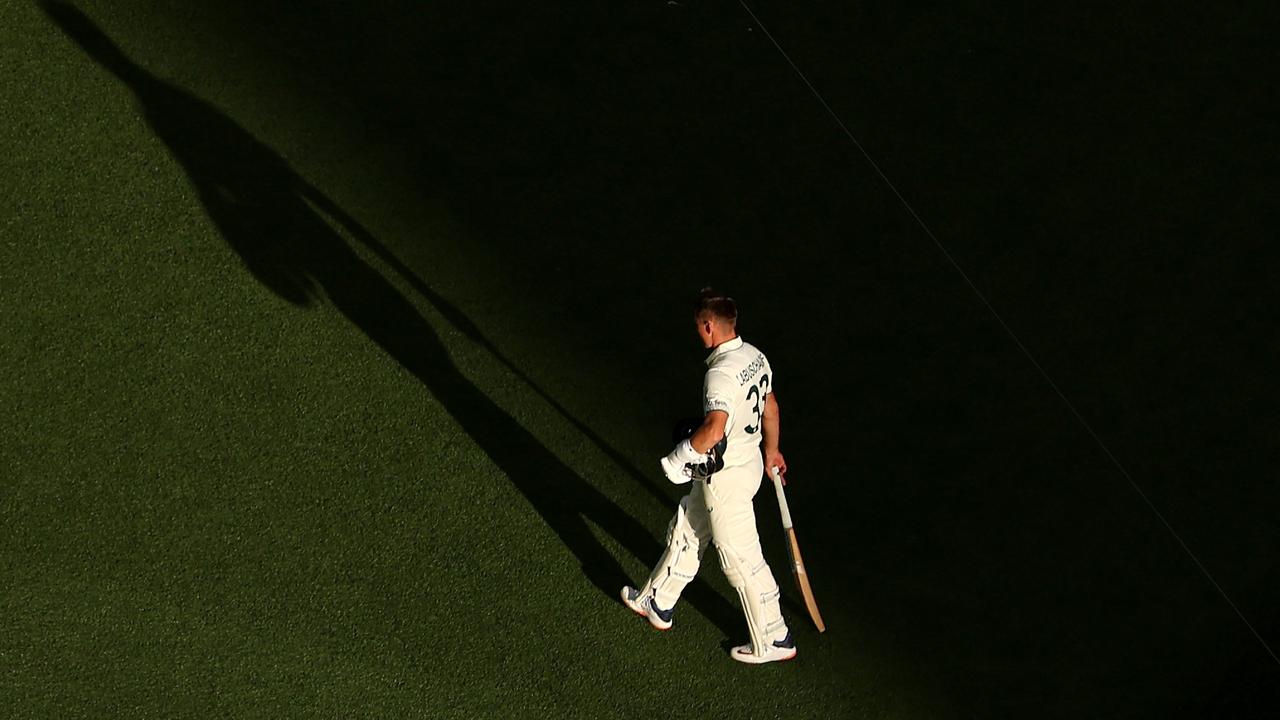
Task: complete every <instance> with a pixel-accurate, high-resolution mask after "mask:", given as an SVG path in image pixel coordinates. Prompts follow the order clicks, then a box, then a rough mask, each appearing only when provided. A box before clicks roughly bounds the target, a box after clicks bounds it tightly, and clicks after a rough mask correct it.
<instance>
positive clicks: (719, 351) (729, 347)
mask: <svg viewBox="0 0 1280 720" xmlns="http://www.w3.org/2000/svg"><path fill="white" fill-rule="evenodd" d="M740 347H742V336H741V335H739V336H737V337H735V338H734V339H732V340H725V341H724V342H722V343H720V344H719V345H717V346H715V349H713V350H712V351H711V354H710V355H708V356H707V364H708V365H710V364H711V363H712V362H714V361H715V359H716V358H718V357H720V356H721V355H723V354H725V353H727V352H731V351H733V350H737V349H738V348H740Z"/></svg>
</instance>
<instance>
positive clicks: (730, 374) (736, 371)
mask: <svg viewBox="0 0 1280 720" xmlns="http://www.w3.org/2000/svg"><path fill="white" fill-rule="evenodd" d="M771 392H773V369H772V368H771V367H770V366H769V360H768V358H766V357H765V355H764V353H762V352H760V350H759V349H758V348H757V347H755V346H754V345H752V344H750V343H748V342H746V341H745V340H743V339H742V338H741V337H736V338H734V339H732V340H729V341H728V342H725V343H721V344H720V345H719V346H717V347H716V349H715V350H713V351H712V353H711V355H710V356H709V357H708V358H707V374H706V378H705V380H704V382H703V393H702V394H703V408H702V410H703V412H704V413H707V412H711V411H713V410H721V411H723V412H726V413H728V415H729V422H728V424H727V425H726V426H725V434H726V436H727V437H728V440H729V442H728V446H727V448H726V449H725V454H724V461H725V467H732V466H735V465H745V464H747V463H751V462H759V461H760V451H759V447H760V437H761V430H762V429H763V427H764V408H765V396H767V395H768V394H769V393H771Z"/></svg>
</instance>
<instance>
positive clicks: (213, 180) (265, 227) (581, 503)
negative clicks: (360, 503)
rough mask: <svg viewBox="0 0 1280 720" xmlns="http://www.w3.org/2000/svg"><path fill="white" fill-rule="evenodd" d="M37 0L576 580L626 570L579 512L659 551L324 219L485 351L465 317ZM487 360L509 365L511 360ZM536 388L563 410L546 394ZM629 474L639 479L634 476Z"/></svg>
mask: <svg viewBox="0 0 1280 720" xmlns="http://www.w3.org/2000/svg"><path fill="white" fill-rule="evenodd" d="M43 7H44V9H45V11H46V12H47V13H48V15H49V16H50V17H51V18H52V19H53V20H54V21H55V22H56V23H57V24H58V26H59V27H61V28H62V30H63V31H64V32H65V33H66V34H67V35H68V36H69V37H70V38H72V39H73V40H74V41H75V42H76V43H78V44H79V45H80V47H81V48H83V49H84V51H85V52H86V53H88V54H89V56H90V57H92V58H93V59H94V60H95V61H97V62H98V63H99V64H100V65H101V66H102V67H104V68H105V69H107V70H109V71H110V72H111V73H112V74H113V75H115V76H116V77H117V78H118V79H120V80H121V81H122V82H124V83H125V84H126V85H127V86H128V87H129V88H130V89H131V90H132V91H133V92H134V94H135V97H136V98H137V100H138V103H139V105H140V107H141V109H142V113H143V115H144V116H145V118H146V120H147V122H148V124H149V125H150V127H151V129H152V130H153V131H154V132H155V134H156V135H157V137H159V138H160V139H161V140H162V141H163V142H164V143H165V145H166V146H167V148H168V149H169V151H170V153H171V154H172V155H173V157H174V158H175V159H176V160H177V161H178V162H179V163H180V164H181V165H182V167H183V168H184V169H185V171H186V172H187V174H188V176H189V178H190V180H191V183H192V185H193V187H194V188H195V189H196V192H197V193H198V195H199V197H200V200H201V202H202V203H203V205H204V207H205V210H206V211H207V213H208V215H209V217H210V218H211V219H212V220H213V221H214V223H215V224H216V226H217V228H218V230H219V232H220V233H221V235H222V237H223V238H224V239H225V240H226V242H227V243H228V244H229V245H230V246H231V248H232V249H233V250H235V252H236V253H237V255H238V256H239V257H240V258H241V260H243V262H244V264H245V267H246V268H247V269H248V270H249V271H250V272H251V273H252V274H253V275H254V277H256V278H257V279H258V280H259V281H260V282H262V283H263V284H264V285H266V286H267V287H268V288H270V289H271V290H272V291H274V292H275V293H276V294H277V295H279V296H280V297H281V298H283V299H285V300H288V301H289V302H291V303H293V304H296V305H309V304H312V303H314V302H319V301H322V299H324V300H327V302H330V303H332V304H333V306H334V307H335V308H337V309H338V310H339V311H340V312H341V313H342V314H343V315H344V316H345V317H346V318H347V319H348V320H350V321H351V322H352V323H354V324H355V325H356V326H357V327H358V328H360V330H361V331H362V332H363V333H364V334H365V335H366V336H367V337H368V338H369V340H371V341H372V342H374V343H376V344H377V345H378V346H379V347H381V348H382V349H383V350H384V351H385V352H387V353H388V354H389V355H390V356H391V357H393V358H394V359H395V360H396V361H397V362H398V363H399V364H400V365H401V366H403V367H404V368H405V369H407V370H408V371H409V372H411V373H412V374H413V375H414V377H416V378H417V379H418V380H419V381H421V382H422V384H423V385H424V386H425V387H426V389H427V390H429V391H430V392H431V394H432V395H433V396H434V397H435V398H436V399H437V400H438V401H439V402H440V403H441V405H443V407H444V408H445V410H446V411H447V412H448V413H449V414H450V416H452V417H453V418H454V420H456V421H457V423H458V424H459V425H460V426H461V428H462V429H463V430H464V431H465V432H466V433H467V435H468V436H469V437H470V438H471V439H472V440H473V441H474V442H475V443H476V444H477V445H478V446H479V447H480V448H481V450H483V451H484V453H485V454H486V455H487V456H488V457H489V458H490V459H491V460H492V461H493V462H494V464H495V465H497V466H498V468H499V469H501V470H502V472H503V473H504V474H505V475H506V476H507V477H508V478H509V479H510V480H511V482H512V483H513V484H514V485H515V487H516V488H517V489H518V490H519V491H520V493H521V494H522V495H523V496H524V497H525V498H526V499H527V500H528V502H529V503H530V505H532V506H533V508H534V509H535V510H536V511H537V512H538V514H539V515H540V516H541V517H542V519H543V520H544V521H545V522H546V523H547V525H548V526H550V527H551V529H552V530H553V531H554V532H555V533H556V535H557V536H559V538H560V540H561V541H562V542H563V543H564V544H565V546H566V547H567V548H568V549H569V550H570V551H571V552H572V553H573V554H574V555H575V556H576V557H577V559H578V561H579V562H580V563H581V566H582V570H583V573H584V574H585V576H586V577H587V579H588V580H590V582H591V583H593V584H594V585H595V586H596V587H597V588H599V589H600V591H601V592H603V593H605V594H606V595H607V596H608V597H610V598H614V597H615V596H616V594H617V592H618V589H619V588H621V587H622V585H623V584H624V583H626V582H628V581H629V580H630V578H629V576H628V575H627V574H626V573H624V572H623V570H622V568H621V566H620V565H619V563H618V561H617V560H616V559H615V558H614V557H613V556H612V555H611V554H610V553H609V552H608V550H606V549H605V548H604V547H603V546H602V545H601V544H600V543H599V541H597V540H596V539H595V538H594V537H593V536H592V532H591V529H590V527H589V526H588V525H587V522H586V521H587V520H590V521H591V522H594V523H596V524H597V525H598V526H599V527H601V528H603V529H604V530H605V531H606V532H608V533H609V534H610V535H612V536H613V537H614V538H615V539H617V541H618V542H619V543H620V544H621V545H622V546H623V547H624V548H626V550H627V551H628V552H630V553H632V554H633V555H634V556H635V557H636V558H637V559H638V560H640V561H641V562H643V563H649V562H652V561H653V559H655V558H657V557H658V555H659V553H660V552H661V547H660V546H659V544H658V543H656V542H655V541H654V538H653V535H652V533H651V532H650V530H648V529H646V528H644V527H642V526H640V525H639V524H638V523H637V522H636V521H635V520H634V519H633V518H632V517H631V516H630V515H628V514H627V513H626V512H625V511H623V510H622V509H621V508H620V507H618V505H617V504H615V503H614V502H613V501H612V500H610V499H609V498H608V497H606V496H605V495H604V494H603V493H601V492H600V491H599V490H597V489H596V488H595V487H594V486H592V485H591V484H590V483H588V482H587V481H585V480H584V479H582V478H581V477H580V476H578V475H577V474H576V473H575V472H574V471H573V470H571V469H570V468H568V467H566V466H565V465H564V464H563V463H561V462H560V461H559V460H558V459H557V458H556V457H555V456H554V455H553V454H552V453H551V452H550V451H548V450H547V449H546V448H545V447H544V446H543V445H542V444H541V443H540V442H539V441H538V440H537V439H536V438H535V437H534V436H533V435H532V434H530V433H529V432H528V431H527V430H525V429H524V428H523V427H522V426H521V425H520V424H519V423H518V422H516V421H515V420H514V419H513V418H512V417H511V416H509V415H508V414H507V413H506V412H505V411H503V410H502V409H501V408H500V407H498V406H497V405H496V404H494V402H493V401H492V400H490V399H489V398H488V397H487V396H486V395H485V394H484V393H483V392H482V391H481V390H480V389H479V388H477V387H475V385H473V384H472V383H471V382H470V381H469V380H468V379H467V378H466V377H465V376H464V375H463V374H462V373H461V372H460V371H459V370H458V368H457V367H456V366H455V365H454V364H453V363H452V361H451V359H450V357H449V354H448V351H447V350H446V348H445V347H444V345H443V344H441V342H440V340H439V338H438V336H437V334H436V332H435V331H434V330H433V328H432V327H431V325H430V324H429V323H428V322H427V321H426V320H425V319H424V318H423V317H422V316H421V315H420V314H419V313H418V312H417V310H416V309H415V308H414V307H413V304H412V303H411V302H410V301H409V300H408V299H407V298H405V297H404V296H403V295H401V294H400V293H399V292H398V291H397V290H396V289H395V288H394V287H393V286H392V285H391V284H390V283H389V282H388V281H387V280H386V279H385V278H384V277H383V276H382V275H381V274H380V273H378V272H377V271H376V270H375V269H374V268H372V267H370V266H369V265H368V264H367V263H365V262H364V261H363V260H361V259H360V257H359V256H358V255H357V254H356V253H355V252H354V251H353V249H352V248H351V246H350V245H348V243H347V242H346V241H345V240H344V239H343V238H342V236H341V235H339V234H338V233H337V232H336V231H335V230H334V229H332V228H331V227H330V225H329V223H328V222H327V221H326V218H327V219H328V220H332V221H334V222H335V223H338V224H339V225H341V226H342V227H343V228H345V229H346V230H347V231H348V232H350V233H351V235H352V236H353V237H355V238H356V239H357V240H358V241H359V242H361V243H363V244H364V245H366V246H367V247H368V248H369V249H370V250H371V251H373V252H374V253H376V254H377V255H378V256H379V257H381V258H382V259H383V260H386V261H387V262H389V263H391V264H392V265H393V266H394V268H395V269H396V270H397V271H398V272H401V273H406V274H407V277H409V279H411V280H413V281H414V287H415V288H416V289H417V290H418V291H419V292H422V293H423V294H424V295H425V296H426V298H427V299H428V300H429V301H430V302H431V303H433V304H435V305H436V306H437V308H439V309H440V311H441V313H442V314H443V315H444V316H445V317H446V318H447V319H448V320H449V321H450V322H452V323H455V324H457V325H458V327H459V329H460V330H462V331H463V332H465V333H466V334H467V335H468V336H469V337H471V338H472V339H475V340H478V341H480V342H482V343H484V344H485V346H486V347H488V348H489V349H490V350H491V351H493V352H495V354H497V353H496V349H495V348H493V347H492V345H491V344H489V343H488V342H487V341H486V340H484V339H483V336H482V335H481V334H480V333H479V330H478V328H476V327H475V326H474V324H472V323H471V322H470V321H469V320H468V319H467V318H466V317H465V316H464V315H462V314H461V313H460V312H459V311H458V310H457V309H456V308H455V307H453V306H452V305H450V304H449V303H447V302H445V300H444V299H443V298H442V297H440V296H439V295H438V294H437V293H435V292H433V291H432V290H431V289H430V288H429V287H428V286H426V285H425V283H423V282H422V281H421V280H418V279H417V278H416V277H414V276H413V275H412V273H409V271H408V270H407V268H405V267H404V266H403V264H401V263H399V261H397V260H396V259H395V257H394V256H393V255H391V254H390V253H389V251H387V249H386V248H385V247H384V246H383V245H382V244H381V243H379V242H378V241H377V240H376V238H374V237H373V236H372V234H370V233H369V232H368V231H367V230H366V229H365V228H364V227H363V226H361V225H360V224H359V223H358V222H357V221H356V220H355V219H354V218H352V217H350V216H349V215H348V214H347V213H345V212H344V211H343V210H342V209H341V208H340V207H338V206H337V205H336V204H335V203H334V202H333V201H332V200H330V199H329V198H328V197H326V196H325V195H324V194H323V193H322V192H320V191H319V190H318V189H317V188H315V187H314V186H312V185H310V184H309V183H308V182H307V181H306V180H305V179H303V178H302V177H300V176H299V175H298V174H297V173H295V172H294V171H293V170H292V168H291V167H290V166H289V165H288V163H286V162H285V161H284V160H283V159H282V158H280V157H279V156H278V155H277V154H276V153H275V152H273V151H272V150H271V149H270V148H269V147H267V146H266V145H264V144H263V143H261V142H259V141H258V140H257V139H255V138H254V137H253V136H252V135H250V134H249V133H248V132H246V131H245V130H244V129H242V128H241V127H239V126H238V125H237V124H236V123H235V122H234V121H233V120H231V119H230V118H229V117H227V116H226V115H224V114H223V113H221V112H220V111H219V110H218V109H217V108H215V107H213V106H212V105H210V104H209V103H207V102H204V101H203V100H201V99H199V98H197V97H195V96H193V95H191V94H190V93H187V92H185V91H183V90H182V89H180V88H177V87H175V86H173V85H171V84H169V83H167V82H165V81H163V80H161V79H159V78H157V77H155V76H154V75H152V74H150V73H149V72H147V71H146V70H144V69H143V68H141V67H140V66H138V65H137V64H135V63H133V62H132V61H131V60H130V59H129V58H127V57H126V56H125V55H124V54H123V53H122V52H121V51H120V50H119V49H118V48H117V47H116V46H115V45H114V44H113V43H112V42H111V40H110V39H109V38H107V37H106V36H105V35H104V34H103V33H102V32H101V31H100V30H98V28H97V27H96V26H94V25H93V23H92V22H91V21H90V20H89V19H88V18H87V17H85V16H84V15H83V14H82V13H81V12H79V11H78V10H77V9H75V8H74V7H71V6H69V5H65V4H61V3H46V4H44V5H43ZM498 357H499V359H500V360H501V361H503V362H504V364H506V365H507V366H508V368H510V369H512V370H515V368H514V367H513V366H512V365H511V364H510V362H509V361H507V360H506V359H505V358H503V357H502V356H501V355H498ZM517 372H518V371H517ZM520 375H521V377H522V378H523V377H524V376H523V374H520ZM526 381H527V378H526ZM535 389H536V388H535ZM539 394H540V395H542V397H543V398H544V399H545V400H547V401H549V402H551V403H552V404H553V406H555V407H556V408H557V409H561V408H560V406H559V405H558V404H557V403H555V401H554V400H552V399H551V398H550V397H548V396H547V395H546V394H545V393H542V392H541V391H539ZM561 411H562V412H563V410H562V409H561ZM566 416H567V414H566ZM570 420H571V422H574V424H575V425H578V426H580V425H581V424H580V423H578V422H576V421H574V420H573V419H572V418H570ZM579 429H582V428H581V427H579ZM592 438H593V439H595V440H596V442H597V444H599V445H600V446H601V448H602V450H604V451H605V452H606V453H608V454H610V456H611V457H612V458H614V459H615V460H616V459H618V457H619V456H618V453H617V451H615V450H611V449H610V448H608V446H607V445H605V444H603V441H602V440H599V439H598V438H596V437H594V435H593V436H592ZM621 467H623V468H627V467H628V466H627V465H626V464H622V465H621ZM632 473H633V475H634V476H636V477H637V478H640V476H639V473H638V472H636V471H634V470H632ZM640 479H643V478H640ZM659 497H663V496H661V495H660V496H659ZM688 600H689V603H690V605H691V606H692V607H693V608H694V609H696V610H697V611H698V612H699V613H700V614H702V615H704V616H705V617H706V618H707V619H709V620H710V621H712V622H713V623H714V624H715V625H716V626H717V627H718V628H719V630H720V632H722V633H724V634H725V635H726V636H729V637H735V636H737V635H739V634H740V632H741V631H740V628H739V625H740V624H741V618H740V615H739V613H738V611H737V610H736V609H735V608H733V607H732V606H731V605H730V604H729V603H728V602H727V601H726V600H725V599H724V598H722V597H721V596H720V595H718V594H717V593H716V592H714V591H713V590H712V589H711V588H709V587H707V586H706V585H705V584H703V583H699V584H697V586H696V587H691V588H690V592H689V593H688Z"/></svg>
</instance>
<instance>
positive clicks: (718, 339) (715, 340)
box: [711, 331, 738, 350]
mask: <svg viewBox="0 0 1280 720" xmlns="http://www.w3.org/2000/svg"><path fill="white" fill-rule="evenodd" d="M737 339H738V333H737V332H733V331H730V332H728V333H726V334H724V335H721V334H719V333H713V334H712V335H711V349H712V350H715V349H716V348H718V347H720V346H721V345H723V344H725V343H727V342H729V341H731V340H737Z"/></svg>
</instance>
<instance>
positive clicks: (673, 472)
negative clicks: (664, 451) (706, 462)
mask: <svg viewBox="0 0 1280 720" xmlns="http://www.w3.org/2000/svg"><path fill="white" fill-rule="evenodd" d="M701 459H702V453H700V452H698V451H697V450H694V449H693V445H692V444H691V443H690V442H689V441H688V440H685V441H684V442H682V443H680V444H679V445H676V449H675V450H672V451H671V453H670V454H668V455H667V456H666V457H664V458H662V459H661V460H659V461H658V464H659V465H661V466H662V473H663V474H664V475H666V476H667V479H668V480H670V481H671V482H673V483H675V484H677V485H683V484H684V483H687V482H689V481H690V480H692V479H693V477H692V475H690V473H689V468H688V467H686V466H687V465H688V464H689V463H696V462H698V461H700V460H701Z"/></svg>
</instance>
